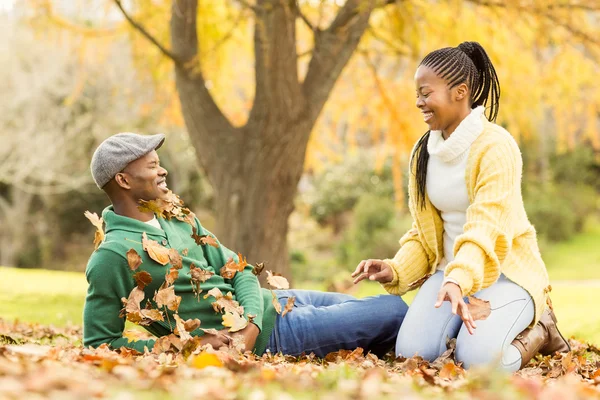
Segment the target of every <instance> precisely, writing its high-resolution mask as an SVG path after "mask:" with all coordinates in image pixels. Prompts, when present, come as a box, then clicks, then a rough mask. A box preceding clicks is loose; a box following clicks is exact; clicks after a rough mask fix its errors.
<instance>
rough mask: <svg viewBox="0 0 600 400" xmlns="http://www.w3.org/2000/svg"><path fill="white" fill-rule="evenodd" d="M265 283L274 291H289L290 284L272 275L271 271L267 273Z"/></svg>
mask: <svg viewBox="0 0 600 400" xmlns="http://www.w3.org/2000/svg"><path fill="white" fill-rule="evenodd" d="M267 283H268V284H269V285H271V286H272V287H274V288H275V289H289V288H290V283H289V282H288V280H287V279H285V278H284V277H283V276H281V275H279V274H274V273H272V272H271V271H267Z"/></svg>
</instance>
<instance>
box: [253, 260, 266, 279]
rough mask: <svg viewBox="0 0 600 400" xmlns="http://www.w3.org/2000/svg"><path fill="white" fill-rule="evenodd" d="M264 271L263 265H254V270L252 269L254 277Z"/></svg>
mask: <svg viewBox="0 0 600 400" xmlns="http://www.w3.org/2000/svg"><path fill="white" fill-rule="evenodd" d="M264 269H265V263H256V265H255V266H254V268H253V269H252V273H253V274H254V275H256V276H260V274H261V273H262V272H263V270H264Z"/></svg>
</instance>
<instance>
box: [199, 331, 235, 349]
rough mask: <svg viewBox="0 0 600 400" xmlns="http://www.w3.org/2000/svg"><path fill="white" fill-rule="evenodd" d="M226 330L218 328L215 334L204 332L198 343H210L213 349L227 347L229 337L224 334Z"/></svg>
mask: <svg viewBox="0 0 600 400" xmlns="http://www.w3.org/2000/svg"><path fill="white" fill-rule="evenodd" d="M226 332H227V331H226V330H225V329H223V330H220V331H219V333H218V334H217V335H209V334H204V335H203V336H202V337H201V338H200V345H201V346H203V345H205V344H210V345H211V346H212V347H213V349H215V350H218V349H219V348H221V347H227V346H229V343H230V342H231V338H230V337H229V336H227V335H226Z"/></svg>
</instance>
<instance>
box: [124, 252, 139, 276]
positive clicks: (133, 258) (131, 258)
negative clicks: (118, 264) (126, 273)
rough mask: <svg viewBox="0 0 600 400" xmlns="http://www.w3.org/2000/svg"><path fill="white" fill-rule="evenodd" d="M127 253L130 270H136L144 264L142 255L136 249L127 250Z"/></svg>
mask: <svg viewBox="0 0 600 400" xmlns="http://www.w3.org/2000/svg"><path fill="white" fill-rule="evenodd" d="M125 254H126V255H127V264H128V265H129V269H130V270H132V271H135V270H136V269H138V268H139V266H140V265H142V257H140V255H139V254H138V252H137V251H135V250H134V249H129V250H127V253H125Z"/></svg>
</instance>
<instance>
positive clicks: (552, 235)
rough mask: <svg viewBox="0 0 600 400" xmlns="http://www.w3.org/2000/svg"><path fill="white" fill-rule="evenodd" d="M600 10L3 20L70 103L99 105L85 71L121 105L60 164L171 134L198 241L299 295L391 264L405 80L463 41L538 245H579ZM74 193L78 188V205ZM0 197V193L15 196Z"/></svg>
mask: <svg viewBox="0 0 600 400" xmlns="http://www.w3.org/2000/svg"><path fill="white" fill-rule="evenodd" d="M598 9H600V5H599V4H597V2H586V3H585V5H583V3H565V2H564V1H521V0H506V1H495V2H489V1H477V0H464V1H460V0H458V1H445V2H439V1H433V0H432V1H428V0H405V1H383V0H379V1H376V0H347V1H344V0H335V1H334V0H322V1H320V0H315V1H312V0H299V1H287V0H286V1H281V0H277V1H276V0H257V1H251V0H228V1H219V2H215V1H194V0H174V1H170V0H168V1H167V0H156V1H153V2H147V1H142V0H130V1H127V2H126V1H123V2H120V1H109V0H87V1H81V2H76V3H75V4H74V3H72V2H69V1H60V0H54V1H51V0H28V1H27V2H25V3H19V4H15V6H14V7H12V11H11V12H10V13H8V14H9V15H8V16H7V17H6V18H7V19H10V20H11V21H13V22H14V25H18V26H20V27H21V28H22V29H24V30H25V31H28V32H30V34H33V35H35V36H36V39H37V41H38V42H39V43H40V47H41V48H42V50H43V51H46V52H47V53H48V54H61V53H58V51H59V50H60V49H62V51H63V52H65V53H66V54H68V55H71V57H72V58H73V59H74V61H73V62H74V64H73V65H74V67H73V68H72V69H71V71H72V72H71V75H70V76H71V77H72V80H71V81H69V82H68V83H69V84H71V85H74V86H75V89H71V91H68V93H75V94H76V95H75V96H73V98H75V99H81V100H80V101H83V99H85V100H86V101H90V102H96V101H97V100H94V97H93V95H92V94H91V92H88V91H86V90H91V89H88V88H89V87H94V86H96V85H95V82H96V80H97V79H99V78H95V77H93V76H94V73H93V71H95V70H97V73H98V74H106V73H110V72H109V71H111V70H112V71H114V72H113V73H112V75H111V76H113V77H114V81H111V82H112V85H110V84H107V83H104V84H101V85H97V86H96V87H97V89H96V90H97V91H100V89H102V90H105V92H104V93H105V95H106V96H107V98H109V99H115V104H118V101H116V99H120V100H122V99H123V98H129V99H130V103H129V106H128V112H126V113H125V114H124V115H125V116H126V117H125V118H124V119H123V118H121V117H120V116H118V114H119V113H118V112H117V111H116V110H115V111H114V112H113V111H112V110H111V109H110V108H106V109H104V110H103V111H102V117H100V118H97V117H96V118H94V117H91V121H92V124H93V125H94V126H95V127H94V128H93V129H92V128H85V129H79V130H78V132H79V133H80V135H79V136H83V137H87V138H88V139H86V140H90V144H89V145H88V147H85V146H83V147H77V146H75V147H77V149H76V150H73V151H83V152H84V153H85V154H84V155H81V156H80V159H81V160H83V161H82V165H87V164H86V163H89V157H90V156H91V151H93V147H94V145H95V144H96V143H97V142H98V140H101V138H102V137H105V136H106V135H108V134H110V133H115V132H117V131H119V130H139V131H144V132H147V133H152V132H156V131H164V132H167V133H168V134H169V140H168V141H167V143H168V146H167V147H166V148H165V150H164V153H163V154H162V155H161V156H162V157H163V158H164V159H165V161H166V163H168V164H167V166H168V167H172V168H171V171H170V172H171V174H170V186H171V187H172V188H173V189H174V190H175V191H176V192H178V193H180V194H181V195H182V197H183V198H184V199H185V200H187V201H188V202H189V203H190V204H191V205H192V206H193V208H194V210H195V211H197V212H200V213H202V210H205V212H204V213H203V214H201V216H202V218H203V220H205V219H208V223H207V225H208V226H209V228H212V229H213V230H215V231H216V233H217V234H218V235H219V237H220V238H221V240H222V241H223V242H224V243H225V244H226V245H227V246H228V247H231V248H234V249H236V250H239V251H241V252H243V253H244V254H245V255H247V257H248V259H249V261H251V262H256V261H267V262H268V263H269V264H268V268H270V269H274V270H277V271H279V272H283V273H286V270H287V266H288V265H289V261H290V259H291V260H292V263H293V265H294V269H293V273H294V277H297V278H298V279H299V280H305V279H309V278H311V277H316V279H325V278H326V277H328V276H332V275H334V274H336V273H338V272H339V270H344V271H345V270H348V269H350V268H352V267H353V265H352V264H353V263H355V262H356V261H357V260H358V259H359V258H362V257H371V256H372V257H375V256H377V254H381V255H380V256H381V257H387V256H390V255H393V250H394V248H395V246H397V239H398V238H399V236H400V234H401V233H402V231H403V230H404V229H405V227H406V223H407V216H406V215H405V213H406V211H405V206H404V205H405V203H406V197H405V185H406V176H405V171H406V169H407V158H408V154H409V152H410V149H411V147H412V145H413V144H414V142H415V141H416V139H417V138H418V137H419V136H420V135H422V134H423V133H424V130H425V126H424V124H423V123H422V122H421V117H420V115H419V113H418V110H417V109H416V108H415V107H414V97H413V96H414V84H413V79H412V76H413V74H414V71H415V69H416V67H417V64H418V62H419V61H420V59H421V58H422V57H423V56H424V55H425V54H426V53H427V52H429V51H431V50H433V49H435V48H439V47H443V46H455V45H457V44H458V43H460V42H461V41H464V40H477V41H479V42H481V43H482V44H483V46H484V47H485V48H486V49H487V50H488V52H489V53H490V56H491V58H492V60H493V61H494V64H495V65H496V67H497V70H498V73H499V76H500V81H501V85H502V89H503V92H502V100H501V109H500V116H499V122H500V123H501V124H502V125H503V126H505V127H506V128H507V129H509V131H510V132H511V133H512V134H513V135H514V136H515V137H516V138H517V140H518V141H519V143H520V145H521V147H522V150H523V153H524V158H525V181H524V182H525V183H524V189H525V192H524V193H525V195H526V198H527V204H528V211H529V213H530V217H531V219H532V221H533V222H534V224H535V226H536V228H537V229H538V231H539V233H540V234H541V235H542V236H543V237H545V238H546V239H545V240H548V241H552V240H564V239H566V238H568V237H570V236H571V235H573V234H574V233H575V232H577V231H579V230H581V229H583V227H584V226H585V224H584V220H585V219H587V218H589V217H590V216H591V215H593V214H594V213H595V212H596V213H597V210H598V202H597V198H598V196H597V194H598V190H599V188H598V181H599V179H598V176H599V168H598V165H599V164H598V161H599V155H598V154H599V151H600V134H599V132H598V123H599V121H598V113H599V111H600V108H599V107H600V90H598V89H599V88H598V85H599V83H598V81H597V74H598V63H597V60H598V46H597V43H596V39H595V38H596V37H597V31H598V21H597V18H598V15H599V14H597V10H598ZM507 21H510V24H508V23H507ZM21 28H20V29H21ZM13 29H16V28H13ZM31 32H32V33H31ZM11 40H12V39H11ZM116 46H121V48H122V52H121V53H120V55H115V47H116ZM8 58H11V57H8ZM40 68H41V67H40ZM37 70H38V69H37V68H36V71H37ZM342 71H343V73H342ZM11 79H12V78H10V77H8V80H9V81H10V80H11ZM130 85H133V86H135V87H136V88H137V89H132V88H131V87H130ZM138 90H139V91H138ZM126 94H128V95H126ZM111 103H112V102H111V101H108V102H106V104H108V105H110V106H112V104H111ZM103 104H104V103H103ZM58 106H59V107H63V108H69V109H70V107H73V106H72V105H71V104H69V103H65V102H63V103H59V104H58ZM115 106H116V105H115ZM117 108H118V107H117ZM113 114H114V117H113ZM107 116H110V117H107ZM113 119H114V120H113ZM109 120H110V121H109ZM118 121H121V122H118ZM20 129H21V128H19V131H20ZM94 129H95V130H96V131H102V132H105V133H103V134H96V135H91V134H90V132H91V131H93V130H94ZM186 131H187V135H186V133H185V132H186ZM11 132H17V131H14V130H13V131H10V130H7V129H3V130H2V135H3V137H4V135H9V134H11ZM11 136H14V134H11ZM92 136H93V140H92V139H90V137H92ZM32 140H34V139H33V138H29V139H27V140H23V141H20V143H22V144H24V145H25V146H27V143H28V141H32ZM36 140H37V139H36ZM74 154H75V153H74ZM198 166H201V167H202V172H200V170H199V168H198ZM180 170H181V171H180ZM72 171H73V174H72V175H73V176H77V174H76V173H75V172H76V171H77V169H76V168H75V165H74V166H73V168H72ZM79 171H80V172H81V171H83V169H82V170H79ZM70 172H71V170H70ZM177 174H179V175H177ZM84 175H85V174H82V175H80V176H82V177H83V176H84ZM82 179H84V178H82ZM87 179H88V181H87V183H86V184H81V185H76V186H77V188H78V189H80V188H83V187H87V188H88V189H87V190H88V191H89V190H92V189H93V186H90V179H89V178H87ZM4 185H5V187H3V189H2V190H6V192H2V193H8V189H9V187H11V188H12V187H14V186H15V185H14V183H10V182H8V181H7V182H6V183H4ZM297 192H299V193H300V196H296V194H297ZM75 193H77V190H75V189H72V190H71V189H69V190H68V191H67V192H66V193H65V194H64V196H69V198H70V199H75V198H77V196H76V195H75ZM565 194H568V196H567V195H565ZM36 196H37V195H36ZM47 196H51V197H52V198H54V199H59V198H60V196H61V195H58V194H57V195H50V194H48V195H47ZM90 196H91V194H90ZM93 196H98V197H94V198H95V199H97V200H94V201H96V202H94V201H92V200H91V197H90V198H89V199H90V200H87V199H88V198H86V199H85V200H82V202H88V201H89V203H88V204H89V206H88V207H87V208H91V209H92V211H98V212H99V211H100V209H101V208H102V207H101V206H99V204H103V205H104V204H106V203H107V201H106V199H104V198H103V197H102V196H101V195H96V194H94V195H93ZM54 201H56V202H57V203H54V204H55V205H54V207H59V206H58V204H63V206H62V207H64V201H63V202H59V201H58V200H54ZM69 201H70V200H69ZM48 204H49V203H48ZM390 205H391V206H390ZM80 206H81V203H80V204H79V205H78V207H80ZM294 207H296V209H297V212H296V213H293V214H292V211H293V210H294ZM65 209H66V208H65ZM50 210H51V209H50V208H48V209H46V212H44V215H52V212H51V211H50ZM82 210H83V209H82ZM55 215H56V213H55ZM72 215H73V216H74V218H75V217H77V218H79V220H78V221H80V222H78V223H79V224H80V225H79V226H81V224H82V223H83V224H85V222H83V220H82V219H80V217H79V216H80V214H78V212H77V213H72ZM290 215H291V218H289V216H290ZM384 216H385V217H384ZM213 217H214V220H213V219H212V218H213ZM44 218H46V217H44ZM315 220H316V221H318V222H319V224H320V225H318V224H316V223H313V222H314V221H315ZM3 225H4V224H3ZM51 226H52V227H53V228H54V227H55V225H51ZM83 226H84V228H81V229H82V230H83V229H86V228H85V225H83ZM290 226H291V232H290V234H289V235H288V228H289V227H290ZM64 232H77V229H76V228H74V227H69V228H68V229H67V230H65V231H64ZM86 240H87V238H86ZM69 241H70V239H69ZM288 243H290V246H291V252H289V253H290V254H288V247H287V246H288ZM59 247H60V246H59ZM63 247H64V246H63ZM88 247H89V248H86V251H84V252H82V253H83V254H86V252H89V250H90V249H91V246H89V245H88ZM55 251H56V250H55ZM21 252H22V251H19V252H17V253H21ZM390 252H391V253H392V254H389V253H390ZM27 253H28V254H29V255H30V258H31V260H30V261H28V262H26V263H24V262H17V264H18V265H36V263H40V260H41V258H40V257H41V256H40V255H39V254H41V252H34V251H28V252H27ZM38 253H39V254H38ZM382 253H386V254H382ZM51 254H55V255H57V254H58V255H60V254H59V253H56V252H54V253H52V252H51ZM65 257H67V256H66V255H60V257H54V258H53V259H64V258H65ZM51 258H52V257H51ZM9 264H10V263H9ZM43 265H46V263H45V262H44V263H43ZM79 267H81V264H80V266H79ZM327 271H331V272H327Z"/></svg>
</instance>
